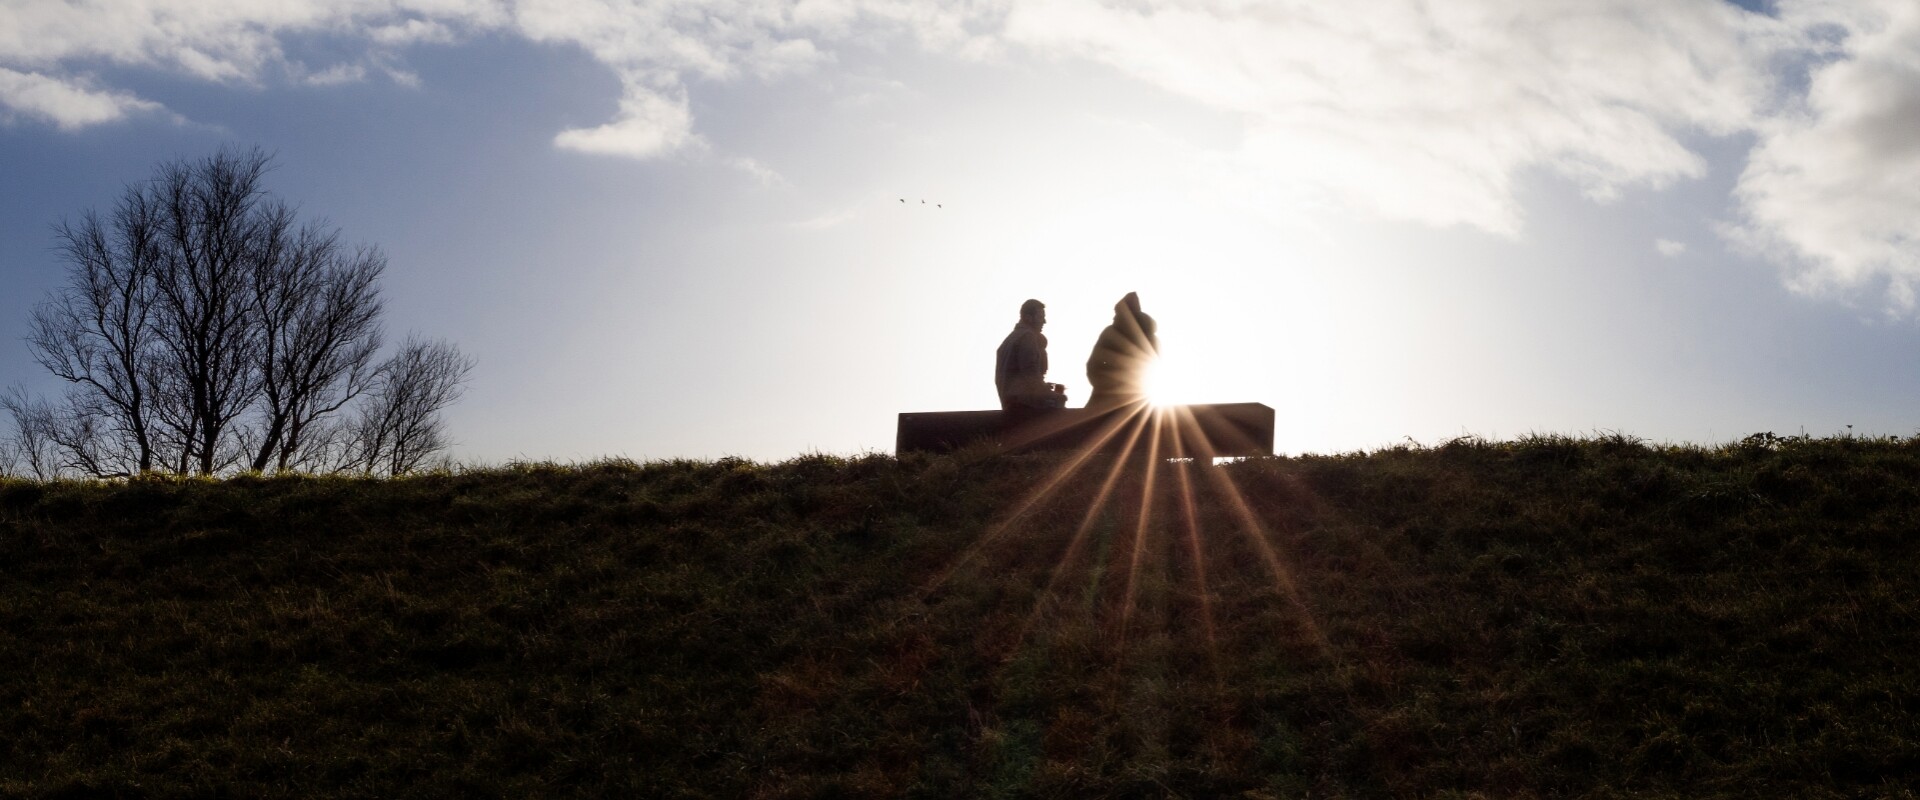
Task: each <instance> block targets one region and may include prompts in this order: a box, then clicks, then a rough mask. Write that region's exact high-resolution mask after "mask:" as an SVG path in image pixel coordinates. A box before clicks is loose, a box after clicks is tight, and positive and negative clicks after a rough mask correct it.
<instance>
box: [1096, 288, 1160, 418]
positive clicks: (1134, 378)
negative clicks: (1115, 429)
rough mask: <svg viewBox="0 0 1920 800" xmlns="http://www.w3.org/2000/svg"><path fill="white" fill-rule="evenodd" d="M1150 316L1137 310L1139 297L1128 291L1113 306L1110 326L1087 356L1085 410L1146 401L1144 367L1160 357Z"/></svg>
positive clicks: (1145, 371) (1138, 308)
mask: <svg viewBox="0 0 1920 800" xmlns="http://www.w3.org/2000/svg"><path fill="white" fill-rule="evenodd" d="M1156 327H1157V326H1156V325H1155V324H1154V321H1153V317H1149V316H1147V314H1146V312H1144V311H1141V310H1140V295H1138V294H1135V293H1133V292H1128V293H1127V296H1126V297H1123V298H1121V299H1120V302H1118V303H1115V304H1114V305H1113V324H1112V325H1108V326H1107V329H1106V330H1103V331H1101V332H1100V340H1099V341H1096V342H1094V343H1093V355H1091V356H1088V357H1087V382H1088V383H1091V384H1093V394H1092V395H1090V396H1088V397H1087V407H1088V408H1114V407H1116V406H1122V405H1127V404H1129V403H1144V402H1146V400H1147V387H1146V374H1147V365H1148V364H1151V363H1153V359H1154V358H1156V357H1157V356H1159V354H1160V340H1159V338H1157V337H1155V336H1154V330H1155V328H1156Z"/></svg>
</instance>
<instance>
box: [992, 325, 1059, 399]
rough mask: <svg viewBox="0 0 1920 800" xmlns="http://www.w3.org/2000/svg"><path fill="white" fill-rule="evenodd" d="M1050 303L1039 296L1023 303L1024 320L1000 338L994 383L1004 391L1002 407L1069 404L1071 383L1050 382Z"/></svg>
mask: <svg viewBox="0 0 1920 800" xmlns="http://www.w3.org/2000/svg"><path fill="white" fill-rule="evenodd" d="M1046 325H1047V305H1046V304H1045V303H1042V302H1040V301H1038V300H1028V301H1027V302H1025V303H1022V304H1020V322H1019V323H1017V324H1015V325H1014V326H1013V332H1012V333H1009V334H1007V338H1006V339H1005V340H1003V341H1001V342H1000V349H999V351H997V352H996V353H995V358H994V365H993V386H994V388H995V389H996V390H998V391H999V392H1000V408H1001V409H1002V410H1005V411H1011V410H1013V409H1022V408H1065V407H1066V405H1067V394H1066V389H1067V387H1065V386H1061V385H1060V384H1057V383H1047V337H1046V336H1045V335H1044V334H1042V333H1040V329H1041V328H1044V327H1046Z"/></svg>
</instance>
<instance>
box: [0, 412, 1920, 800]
mask: <svg viewBox="0 0 1920 800" xmlns="http://www.w3.org/2000/svg"><path fill="white" fill-rule="evenodd" d="M1062 466H1063V461H1062V460H1061V459H1052V458H1034V457H1002V456H995V455H991V454H988V453H984V452H972V453H963V454H961V455H958V456H954V457H940V458H923V457H909V458H903V459H894V458H890V457H883V456H873V457H866V458H859V459H850V460H843V459H838V458H832V457H804V458H798V459H795V460H792V461H789V462H786V463H783V464H778V465H756V464H751V463H746V462H739V461H720V462H715V463H700V462H685V461H676V462H664V463H652V464H645V465H636V464H631V463H626V462H610V463H602V464H595V465H589V466H582V467H565V468H562V467H550V466H522V467H516V468H508V469H499V470H488V471H475V472H468V473H464V474H451V475H429V476H423V477H415V478H407V479H400V480H391V481H365V480H345V479H332V478H272V479H259V478H238V479H232V480H227V481H220V482H203V481H173V480H137V481H132V482H127V483H117V484H96V483H55V484H33V483H26V482H18V481H15V482H0V569H4V575H3V577H0V796H19V797H30V798H32V797H91V796H118V797H186V796H194V797H205V796H233V797H294V796H327V795H334V796H365V797H409V796H421V797H480V796H511V797H522V796H628V797H683V796H684V797H1057V796H1073V797H1162V796H1182V797H1221V796H1238V797H1247V798H1282V797H1286V798H1292V797H1306V796H1312V797H1329V796H1333V797H1338V796H1345V797H1386V796H1437V797H1449V796H1451V797H1470V796H1486V797H1528V796H1543V797H1547V796H1566V797H1617V796H1618V797H1625V796H1634V797H1666V796H1673V797H1680V796H1685V797H1714V796H1718V797H1752V796H1774V797H1788V796H1792V797H1912V796H1914V794H1913V791H1912V790H1911V789H1909V788H1908V787H1911V786H1915V785H1920V713H1916V712H1920V661H1916V654H1920V540H1917V539H1916V532H1917V531H1920V488H1916V483H1915V479H1916V477H1920V441H1916V440H1907V439H1855V438H1836V439H1815V440H1809V439H1802V438H1792V439H1782V438H1777V437H1770V436H1762V437H1756V438H1753V439H1750V440H1748V441H1746V442H1743V443H1741V444H1738V445H1734V446H1729V447H1724V448H1715V449H1703V448H1690V447H1678V448H1676V447H1650V446H1646V445H1643V444H1641V443H1639V442H1637V441H1634V440H1632V439H1630V438H1627V437H1620V436H1612V437H1603V438H1598V439H1591V440H1574V439H1566V438H1560V437H1533V438H1529V439H1526V440H1522V441H1519V442H1512V443H1488V442H1483V441H1479V440H1473V439H1463V440H1459V441H1455V442H1452V443H1448V444H1446V445H1443V446H1440V447H1435V448H1400V449H1390V450H1385V451H1380V452H1375V453H1371V454H1355V455H1346V456H1334V457H1303V458H1291V459H1288V458H1282V459H1271V460H1256V461H1249V462H1245V463H1239V464H1231V465H1226V466H1223V467H1208V466H1200V465H1192V464H1187V465H1167V464H1163V465H1161V466H1160V467H1159V468H1157V469H1156V470H1155V472H1154V475H1155V480H1154V483H1153V486H1152V487H1150V488H1149V487H1147V486H1145V485H1144V483H1145V481H1144V480H1143V476H1144V474H1145V470H1144V468H1143V467H1142V466H1141V465H1140V464H1137V463H1136V464H1132V465H1128V466H1127V467H1126V469H1124V470H1123V472H1122V473H1121V475H1120V478H1119V480H1118V481H1117V482H1116V484H1115V486H1114V488H1113V490H1112V493H1111V495H1110V496H1109V497H1108V498H1107V500H1106V502H1104V503H1101V504H1098V507H1095V504H1094V503H1093V500H1094V498H1095V497H1096V496H1097V495H1098V494H1099V489H1100V485H1101V479H1102V478H1104V477H1105V475H1106V473H1107V468H1108V466H1109V464H1098V465H1092V466H1090V467H1088V468H1087V469H1084V470H1081V472H1080V473H1079V474H1077V475H1076V476H1075V477H1073V478H1071V479H1069V480H1067V481H1066V482H1065V483H1063V484H1062V485H1061V486H1060V487H1059V488H1058V489H1057V490H1056V491H1055V492H1053V493H1052V494H1051V495H1050V496H1049V497H1048V498H1047V499H1045V500H1044V501H1042V502H1040V503H1038V504H1036V505H1035V506H1033V507H1032V508H1031V509H1029V510H1028V512H1027V513H1025V514H1024V515H1021V516H1019V517H1017V518H1014V519H1012V520H1011V521H1010V522H1009V519H1008V518H1009V516H1010V515H1011V514H1012V512H1013V511H1014V510H1015V509H1016V508H1017V507H1018V506H1019V504H1020V501H1021V500H1022V499H1023V498H1025V497H1026V496H1027V495H1028V494H1029V493H1031V492H1032V491H1033V490H1034V489H1035V488H1037V487H1038V486H1040V485H1042V484H1044V482H1045V481H1046V479H1047V478H1048V477H1049V476H1050V475H1053V474H1055V473H1056V472H1057V471H1058V470H1059V469H1060V468H1061V467H1062ZM1183 476H1184V479H1185V481H1186V482H1187V484H1188V485H1190V486H1191V496H1192V498H1193V508H1194V515H1195V516H1194V524H1193V525H1191V526H1189V525H1188V523H1187V522H1186V516H1185V514H1184V513H1183V512H1182V503H1181V499H1180V498H1181V496H1182V477H1183ZM1227 487H1231V491H1228V488H1227ZM1149 497H1150V498H1151V499H1152V506H1151V510H1150V513H1149V514H1148V515H1147V519H1146V524H1145V525H1144V526H1141V525H1139V524H1138V522H1139V520H1140V518H1141V512H1140V510H1141V506H1142V503H1143V500H1144V499H1146V498H1149ZM1234 497H1239V498H1243V499H1244V501H1245V507H1244V513H1242V512H1241V510H1240V507H1239V506H1237V505H1236V503H1235V502H1234V500H1233V498H1234ZM1083 523H1084V525H1083ZM1083 528H1084V535H1082V536H1079V537H1077V538H1076V532H1077V531H1081V530H1082V529H1083ZM1203 575H1204V583H1203V582H1202V580H1201V577H1202V576H1203Z"/></svg>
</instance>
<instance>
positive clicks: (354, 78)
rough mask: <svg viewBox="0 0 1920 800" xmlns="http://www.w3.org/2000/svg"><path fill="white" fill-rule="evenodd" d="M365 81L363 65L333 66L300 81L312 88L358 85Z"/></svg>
mask: <svg viewBox="0 0 1920 800" xmlns="http://www.w3.org/2000/svg"><path fill="white" fill-rule="evenodd" d="M366 79H367V68H366V66H364V65H361V64H335V65H333V66H331V67H328V68H326V69H323V70H321V71H319V72H315V73H313V74H311V75H308V76H306V77H304V78H302V79H301V80H303V81H305V82H306V83H309V84H311V85H314V86H339V85H341V84H345V83H359V82H361V81H364V80H366Z"/></svg>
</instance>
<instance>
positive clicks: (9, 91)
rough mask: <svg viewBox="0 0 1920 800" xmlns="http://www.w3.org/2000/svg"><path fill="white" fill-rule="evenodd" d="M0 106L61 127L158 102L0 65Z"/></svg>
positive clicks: (157, 107)
mask: <svg viewBox="0 0 1920 800" xmlns="http://www.w3.org/2000/svg"><path fill="white" fill-rule="evenodd" d="M0 108H5V109H11V110H12V111H13V112H14V113H16V114H20V115H23V116H27V117H32V118H36V119H41V120H45V121H47V122H51V123H53V124H54V126H56V127H58V128H60V129H61V130H79V129H80V128H84V127H87V126H89V125H99V124H101V123H105V122H114V121H116V120H120V119H123V118H125V117H126V116H127V115H129V114H134V113H140V112H156V111H159V110H160V105H159V104H158V103H153V102H149V101H146V100H142V99H140V98H138V97H135V96H133V95H131V94H128V93H126V92H116V91H110V90H99V89H93V88H91V87H89V86H88V85H87V84H86V82H85V81H79V80H74V79H61V78H54V77H49V76H46V75H37V74H34V73H31V72H17V71H15V70H11V69H7V68H5V67H0Z"/></svg>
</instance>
